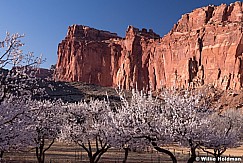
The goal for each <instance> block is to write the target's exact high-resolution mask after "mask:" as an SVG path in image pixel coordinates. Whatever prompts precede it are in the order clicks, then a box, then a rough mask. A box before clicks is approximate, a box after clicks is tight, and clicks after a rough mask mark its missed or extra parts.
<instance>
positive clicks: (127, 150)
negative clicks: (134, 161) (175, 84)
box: [122, 148, 130, 163]
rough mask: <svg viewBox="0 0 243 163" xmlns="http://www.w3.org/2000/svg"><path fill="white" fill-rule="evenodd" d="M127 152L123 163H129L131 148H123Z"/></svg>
mask: <svg viewBox="0 0 243 163" xmlns="http://www.w3.org/2000/svg"><path fill="white" fill-rule="evenodd" d="M123 149H124V150H125V156H124V159H123V161H122V162H123V163H126V162H127V157H128V152H129V151H130V148H123Z"/></svg>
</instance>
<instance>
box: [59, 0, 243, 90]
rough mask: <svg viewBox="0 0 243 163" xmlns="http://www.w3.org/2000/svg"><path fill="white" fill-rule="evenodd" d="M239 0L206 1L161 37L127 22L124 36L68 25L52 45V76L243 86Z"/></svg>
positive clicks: (146, 85) (151, 84) (147, 84)
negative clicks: (232, 0)
mask: <svg viewBox="0 0 243 163" xmlns="http://www.w3.org/2000/svg"><path fill="white" fill-rule="evenodd" d="M242 11H243V6H242V2H235V3H233V4H230V5H229V6H227V5H225V4H222V5H220V6H217V7H216V6H207V7H202V8H199V9H195V10H194V11H192V12H191V13H188V14H185V15H183V16H182V17H181V19H180V20H179V21H178V23H177V24H175V25H174V27H173V29H172V30H171V31H170V32H169V33H168V34H167V35H165V36H164V37H160V36H159V35H158V34H156V33H154V32H153V30H151V29H150V30H147V29H142V30H139V29H137V28H135V27H132V26H129V27H128V28H127V31H126V36H125V38H121V37H119V36H117V34H115V33H110V32H107V31H102V30H97V29H93V28H90V27H87V26H82V25H73V26H70V27H69V29H68V33H67V36H66V38H65V39H64V40H63V41H62V42H61V43H60V44H59V45H58V61H57V65H56V72H55V78H56V79H57V80H63V81H82V82H86V83H92V84H98V85H101V86H114V87H115V86H118V85H120V86H121V87H122V88H124V89H131V88H135V87H136V88H138V89H152V90H158V89H161V88H163V87H170V88H171V87H173V88H188V87H200V86H202V85H204V84H213V85H214V86H216V87H219V88H222V89H236V90H239V89H241V88H242V87H243V54H242V53H243V37H242V34H243V30H242V25H243V22H242V21H243V14H242V13H243V12H242Z"/></svg>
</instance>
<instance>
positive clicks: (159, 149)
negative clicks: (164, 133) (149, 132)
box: [152, 142, 177, 163]
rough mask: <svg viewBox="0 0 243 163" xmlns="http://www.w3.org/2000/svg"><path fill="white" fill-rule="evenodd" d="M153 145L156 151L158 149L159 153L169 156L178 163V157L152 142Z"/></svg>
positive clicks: (174, 162)
mask: <svg viewBox="0 0 243 163" xmlns="http://www.w3.org/2000/svg"><path fill="white" fill-rule="evenodd" d="M152 145H153V147H154V149H156V150H157V151H158V152H161V153H165V154H167V155H169V156H170V158H171V160H172V162H173V163H177V160H176V157H175V156H174V155H173V153H172V152H170V151H169V150H166V149H163V148H160V147H158V146H157V144H156V143H155V142H152Z"/></svg>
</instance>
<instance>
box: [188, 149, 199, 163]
mask: <svg viewBox="0 0 243 163" xmlns="http://www.w3.org/2000/svg"><path fill="white" fill-rule="evenodd" d="M196 157H197V156H196V148H195V147H191V156H190V158H189V160H188V161H187V163H193V162H194V161H196Z"/></svg>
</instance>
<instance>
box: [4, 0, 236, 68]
mask: <svg viewBox="0 0 243 163" xmlns="http://www.w3.org/2000/svg"><path fill="white" fill-rule="evenodd" d="M233 2H234V0H1V3H0V11H1V14H0V40H2V39H3V37H4V35H5V33H6V31H9V32H10V33H17V32H18V33H21V34H22V33H24V34H25V38H24V39H23V42H24V43H25V47H24V49H23V50H24V51H25V52H28V51H31V52H34V53H35V55H36V56H38V55H40V54H43V55H44V57H45V58H46V59H47V61H46V62H45V63H44V64H43V65H42V67H45V68H49V67H50V65H52V64H55V63H56V61H57V45H58V43H59V42H61V40H62V39H64V37H65V35H66V33H67V28H68V26H70V25H72V24H82V25H87V26H90V27H93V28H97V29H102V30H108V31H111V32H116V33H118V35H120V36H124V35H125V31H126V29H127V26H128V25H133V26H135V27H138V28H148V29H149V28H152V29H153V30H154V31H155V32H156V33H158V34H160V35H161V36H163V35H164V34H166V33H168V32H169V31H170V29H171V28H172V27H173V25H174V24H175V23H176V22H177V21H178V20H179V19H180V18H181V15H182V14H185V13H189V12H191V11H192V10H194V9H195V8H198V7H202V6H207V5H209V4H214V5H220V4H222V3H226V4H230V3H233Z"/></svg>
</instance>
